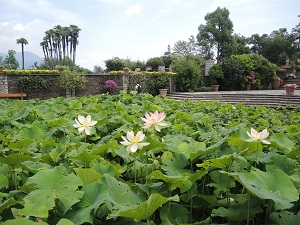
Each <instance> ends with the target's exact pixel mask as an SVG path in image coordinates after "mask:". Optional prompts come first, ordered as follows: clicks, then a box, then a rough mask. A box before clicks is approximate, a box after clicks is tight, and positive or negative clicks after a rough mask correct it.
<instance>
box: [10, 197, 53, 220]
mask: <svg viewBox="0 0 300 225" xmlns="http://www.w3.org/2000/svg"><path fill="white" fill-rule="evenodd" d="M24 202H25V203H24V208H23V209H15V208H12V209H11V211H12V214H13V215H14V217H15V218H18V217H27V218H29V217H39V218H48V209H47V207H46V206H45V205H40V204H38V203H35V204H34V203H32V202H30V201H29V200H28V199H24Z"/></svg>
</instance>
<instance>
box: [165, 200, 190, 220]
mask: <svg viewBox="0 0 300 225" xmlns="http://www.w3.org/2000/svg"><path fill="white" fill-rule="evenodd" d="M159 215H160V219H161V221H162V223H161V225H172V224H182V223H187V222H188V210H187V209H186V208H185V207H184V206H183V205H179V204H177V203H173V202H172V203H169V204H165V205H163V207H162V208H161V209H160V210H159Z"/></svg>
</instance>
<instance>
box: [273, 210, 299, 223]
mask: <svg viewBox="0 0 300 225" xmlns="http://www.w3.org/2000/svg"><path fill="white" fill-rule="evenodd" d="M299 221H300V211H299V212H298V213H297V214H296V215H295V214H294V213H291V212H288V211H282V212H273V213H271V215H270V217H269V220H268V223H267V225H269V224H270V225H273V224H276V225H299Z"/></svg>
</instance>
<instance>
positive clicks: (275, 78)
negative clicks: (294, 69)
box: [272, 72, 281, 90]
mask: <svg viewBox="0 0 300 225" xmlns="http://www.w3.org/2000/svg"><path fill="white" fill-rule="evenodd" d="M280 84H281V79H280V77H279V76H277V74H276V72H274V76H273V81H272V89H273V90H278V89H279V87H280Z"/></svg>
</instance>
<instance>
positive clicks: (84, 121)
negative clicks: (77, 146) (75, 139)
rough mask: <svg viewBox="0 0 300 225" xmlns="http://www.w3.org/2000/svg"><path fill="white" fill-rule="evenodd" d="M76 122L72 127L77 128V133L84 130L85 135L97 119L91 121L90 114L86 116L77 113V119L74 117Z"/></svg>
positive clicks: (89, 132)
mask: <svg viewBox="0 0 300 225" xmlns="http://www.w3.org/2000/svg"><path fill="white" fill-rule="evenodd" d="M75 122H76V124H74V125H73V127H76V128H78V131H79V133H82V132H83V131H85V133H86V135H90V134H91V128H90V127H92V126H94V125H95V124H96V123H97V121H93V120H92V117H91V115H88V116H87V117H86V118H85V117H84V116H81V115H79V116H78V120H77V119H75Z"/></svg>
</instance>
